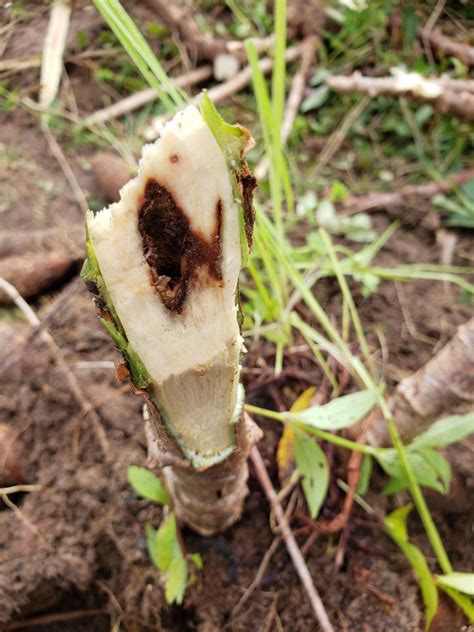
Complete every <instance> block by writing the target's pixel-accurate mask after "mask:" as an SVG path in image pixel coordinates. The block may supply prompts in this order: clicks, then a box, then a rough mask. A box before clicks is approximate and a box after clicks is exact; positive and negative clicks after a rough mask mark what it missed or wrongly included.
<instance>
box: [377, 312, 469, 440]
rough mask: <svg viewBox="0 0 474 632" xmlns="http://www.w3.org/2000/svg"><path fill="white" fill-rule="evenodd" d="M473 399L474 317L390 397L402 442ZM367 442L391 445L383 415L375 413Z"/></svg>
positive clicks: (402, 382) (401, 383)
mask: <svg viewBox="0 0 474 632" xmlns="http://www.w3.org/2000/svg"><path fill="white" fill-rule="evenodd" d="M469 401H471V402H472V401H474V318H472V319H471V320H470V321H468V322H467V323H466V324H464V325H461V326H460V327H459V328H458V331H457V333H456V335H455V336H454V337H453V338H452V339H451V340H450V341H449V342H448V344H447V345H445V346H444V347H443V348H442V349H441V351H439V353H437V354H436V355H435V356H434V358H432V359H431V360H430V361H429V362H427V364H425V365H424V366H423V367H421V369H419V370H418V371H416V372H415V373H413V374H412V375H410V376H409V377H407V378H405V379H403V380H402V381H401V382H400V384H399V385H398V386H397V388H396V389H395V392H394V393H393V395H392V396H391V397H390V399H389V406H390V409H391V411H392V413H393V418H394V420H395V423H396V425H397V427H398V430H399V432H400V435H401V438H402V440H403V441H404V442H405V443H408V442H409V441H411V440H412V439H413V438H414V437H415V436H416V435H417V434H420V432H423V431H424V430H426V429H427V428H428V427H429V426H430V425H431V424H432V423H433V422H434V421H436V419H438V418H439V417H440V415H442V414H443V413H444V412H446V411H447V410H448V409H449V407H452V406H453V405H454V404H456V403H460V402H469ZM367 437H368V443H370V444H371V445H375V446H388V445H391V441H390V435H389V433H388V430H387V425H386V423H385V421H384V419H383V416H382V415H379V416H376V417H374V421H373V423H372V425H371V427H370V429H369V431H368V435H367Z"/></svg>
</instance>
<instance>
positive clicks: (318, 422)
mask: <svg viewBox="0 0 474 632" xmlns="http://www.w3.org/2000/svg"><path fill="white" fill-rule="evenodd" d="M378 394H379V391H378V390H377V389H367V390H365V391H359V392H358V393H353V394H351V395H344V396H343V397H338V398H337V399H333V400H332V401H331V402H329V404H326V405H324V406H312V407H311V408H308V409H307V410H305V411H303V412H301V413H298V414H297V415H294V414H292V413H288V414H287V415H286V418H287V420H288V421H299V422H301V423H304V424H307V425H309V426H313V427H314V428H319V429H320V430H341V429H342V428H348V427H349V426H352V425H354V424H355V423H357V422H358V421H360V420H361V419H363V418H364V417H365V416H366V415H368V414H369V412H370V411H371V410H372V408H373V407H374V406H375V404H376V403H377V398H378Z"/></svg>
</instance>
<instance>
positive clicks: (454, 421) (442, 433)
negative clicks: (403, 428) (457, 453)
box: [411, 412, 474, 448]
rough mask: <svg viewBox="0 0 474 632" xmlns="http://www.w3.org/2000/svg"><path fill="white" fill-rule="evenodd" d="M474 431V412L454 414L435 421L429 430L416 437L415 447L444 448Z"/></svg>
mask: <svg viewBox="0 0 474 632" xmlns="http://www.w3.org/2000/svg"><path fill="white" fill-rule="evenodd" d="M473 432H474V412H471V413H467V414H466V415H452V416H451V417H445V418H444V419H440V420H439V421H437V422H435V423H434V424H433V425H432V426H430V428H428V430H426V431H425V432H422V433H421V434H419V435H418V436H417V437H415V438H414V439H413V441H412V443H411V445H412V446H413V447H417V448H422V447H428V448H443V447H444V446H447V445H450V444H451V443H455V442H456V441H461V439H464V438H465V437H467V436H468V435H470V434H471V433H473Z"/></svg>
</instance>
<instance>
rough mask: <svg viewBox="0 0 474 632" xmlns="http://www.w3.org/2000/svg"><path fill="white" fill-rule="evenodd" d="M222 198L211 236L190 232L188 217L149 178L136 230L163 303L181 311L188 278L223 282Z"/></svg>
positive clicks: (155, 182)
mask: <svg viewBox="0 0 474 632" xmlns="http://www.w3.org/2000/svg"><path fill="white" fill-rule="evenodd" d="M223 221H224V212H223V204H222V200H220V199H218V200H217V203H216V208H215V229H214V232H213V235H212V236H211V238H210V239H207V238H205V237H204V236H203V235H202V234H201V233H199V232H197V231H193V230H192V228H191V225H190V222H189V219H188V217H187V216H186V214H185V213H184V211H183V210H182V209H181V208H180V207H179V206H178V204H177V203H176V200H175V199H174V197H173V195H172V194H171V193H170V191H169V190H168V189H166V187H164V186H163V185H161V184H159V183H158V182H157V181H156V180H154V179H152V178H150V179H149V180H148V182H147V183H146V186H145V190H144V195H143V201H142V203H141V205H140V207H139V209H138V230H139V232H140V235H141V238H142V244H143V253H144V256H145V259H146V261H147V263H148V265H149V267H150V277H151V281H152V284H153V286H154V288H155V290H156V291H157V293H158V294H159V296H160V298H161V300H162V302H163V304H164V306H165V307H166V308H167V309H168V310H169V311H171V312H175V313H178V314H179V313H182V311H183V309H184V306H185V303H186V298H187V295H188V293H189V289H190V284H191V281H192V280H194V279H195V278H197V271H198V270H199V269H202V270H203V271H204V274H200V275H199V279H200V283H201V284H203V283H204V284H207V285H209V284H216V283H217V284H219V285H220V284H221V283H222V252H221V250H222V243H221V242H222V230H223Z"/></svg>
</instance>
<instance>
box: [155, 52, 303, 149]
mask: <svg viewBox="0 0 474 632" xmlns="http://www.w3.org/2000/svg"><path fill="white" fill-rule="evenodd" d="M300 55H301V44H300V45H299V46H289V47H288V48H287V49H286V54H285V59H286V61H287V62H291V61H294V60H295V59H298V57H299V56H300ZM258 65H259V67H260V70H261V71H262V72H263V73H264V74H268V73H269V72H270V71H271V69H272V68H273V59H271V58H270V57H263V59H261V60H260V61H259V62H258ZM251 80H252V70H251V68H250V66H246V67H245V68H243V69H242V70H241V71H240V72H239V73H237V74H236V75H235V77H232V79H229V80H228V81H225V82H224V83H221V84H219V85H218V86H214V87H213V88H211V89H210V90H209V91H208V95H209V98H210V99H211V101H212V102H213V103H216V104H217V103H221V102H222V101H224V100H225V99H227V98H228V97H230V96H232V95H233V94H235V93H236V92H239V91H240V90H242V88H245V86H247V85H248V84H249V83H250V81H251ZM198 100H199V96H198V97H194V98H193V99H191V101H190V103H194V104H196V103H197V102H198ZM170 116H171V115H170V114H165V115H163V116H157V117H155V118H154V119H153V120H152V122H151V123H150V126H149V127H148V128H147V129H146V130H145V133H144V136H145V138H146V139H147V140H153V139H154V138H156V137H157V136H158V135H159V133H160V131H161V128H162V127H163V124H164V123H165V121H166V120H167V119H168V118H169V117H170Z"/></svg>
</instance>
